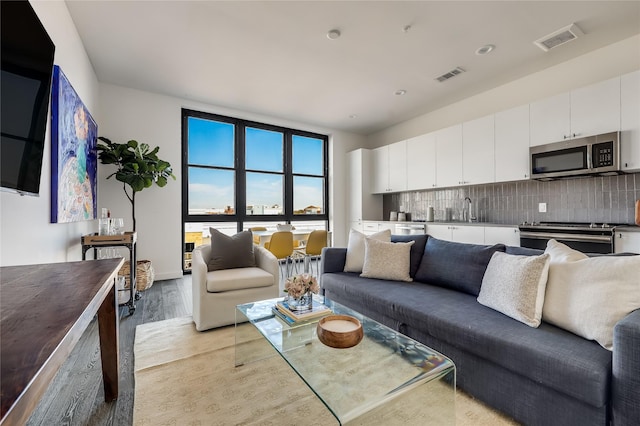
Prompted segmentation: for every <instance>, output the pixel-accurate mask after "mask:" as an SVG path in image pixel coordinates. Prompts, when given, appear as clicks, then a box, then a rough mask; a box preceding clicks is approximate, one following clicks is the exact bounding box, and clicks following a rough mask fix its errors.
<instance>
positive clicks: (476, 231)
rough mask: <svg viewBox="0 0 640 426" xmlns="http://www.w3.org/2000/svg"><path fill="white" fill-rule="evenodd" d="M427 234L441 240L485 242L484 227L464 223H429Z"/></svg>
mask: <svg viewBox="0 0 640 426" xmlns="http://www.w3.org/2000/svg"><path fill="white" fill-rule="evenodd" d="M427 234H429V235H430V236H432V237H434V238H437V239H439V240H445V241H454V242H457V243H469V244H484V227H483V226H477V225H464V224H460V225H458V224H435V225H434V224H431V223H429V224H427Z"/></svg>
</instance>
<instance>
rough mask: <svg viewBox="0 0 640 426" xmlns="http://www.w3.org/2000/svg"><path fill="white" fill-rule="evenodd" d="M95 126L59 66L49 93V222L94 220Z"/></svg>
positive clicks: (95, 202)
mask: <svg viewBox="0 0 640 426" xmlns="http://www.w3.org/2000/svg"><path fill="white" fill-rule="evenodd" d="M97 139H98V126H97V125H96V122H95V121H94V120H93V117H91V114H90V113H89V110H88V109H87V107H86V106H85V105H84V103H82V100H80V97H79V96H78V94H77V93H76V91H75V90H74V89H73V87H72V86H71V84H70V83H69V80H67V77H66V76H65V75H64V73H63V72H62V70H61V69H60V67H59V66H57V65H56V66H54V69H53V82H52V90H51V222H52V223H67V222H79V221H83V220H93V219H95V218H96V217H97V213H98V205H97V201H98V200H97V176H96V175H97V172H98V153H97V149H96V145H97Z"/></svg>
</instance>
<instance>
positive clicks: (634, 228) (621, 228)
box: [616, 225, 640, 232]
mask: <svg viewBox="0 0 640 426" xmlns="http://www.w3.org/2000/svg"><path fill="white" fill-rule="evenodd" d="M616 231H623V232H640V226H636V225H621V226H616Z"/></svg>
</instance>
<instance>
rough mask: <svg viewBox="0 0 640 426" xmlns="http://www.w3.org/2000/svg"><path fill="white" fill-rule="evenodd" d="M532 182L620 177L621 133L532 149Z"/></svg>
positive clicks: (530, 158) (530, 149)
mask: <svg viewBox="0 0 640 426" xmlns="http://www.w3.org/2000/svg"><path fill="white" fill-rule="evenodd" d="M529 154H530V156H529V160H530V162H529V165H530V168H531V179H537V180H553V179H562V178H570V177H578V176H589V175H600V176H608V175H616V174H620V132H612V133H605V134H601V135H595V136H588V137H584V138H577V139H571V140H567V141H562V142H556V143H550V144H547V145H540V146H532V147H530V148H529Z"/></svg>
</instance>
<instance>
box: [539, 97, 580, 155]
mask: <svg viewBox="0 0 640 426" xmlns="http://www.w3.org/2000/svg"><path fill="white" fill-rule="evenodd" d="M529 108H530V110H529V114H530V116H529V123H530V131H531V139H530V144H531V146H537V145H544V144H546V143H551V142H558V141H561V140H564V139H565V138H566V137H567V135H569V134H570V133H571V124H570V119H571V112H570V111H571V95H570V94H569V93H568V92H567V93H561V94H559V95H555V96H552V97H550V98H545V99H542V100H540V101H537V102H533V103H531V104H530V105H529Z"/></svg>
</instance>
